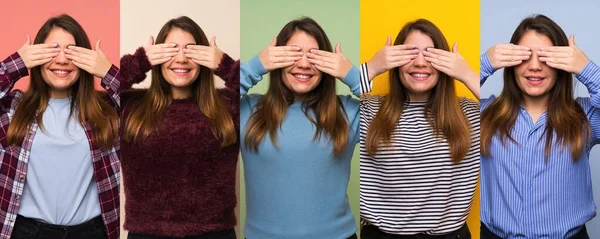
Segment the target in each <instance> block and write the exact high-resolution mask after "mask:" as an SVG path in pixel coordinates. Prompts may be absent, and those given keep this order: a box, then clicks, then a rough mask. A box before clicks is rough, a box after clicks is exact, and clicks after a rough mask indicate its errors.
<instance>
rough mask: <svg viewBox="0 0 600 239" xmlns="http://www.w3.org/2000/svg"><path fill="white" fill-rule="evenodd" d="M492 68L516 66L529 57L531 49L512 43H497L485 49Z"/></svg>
mask: <svg viewBox="0 0 600 239" xmlns="http://www.w3.org/2000/svg"><path fill="white" fill-rule="evenodd" d="M487 55H488V58H489V59H490V62H491V63H492V67H494V69H496V70H497V69H500V68H505V67H511V66H516V65H519V64H521V63H523V61H526V60H529V58H530V57H531V49H529V47H526V46H519V45H514V44H498V45H495V46H493V47H491V48H490V49H489V50H488V51H487Z"/></svg>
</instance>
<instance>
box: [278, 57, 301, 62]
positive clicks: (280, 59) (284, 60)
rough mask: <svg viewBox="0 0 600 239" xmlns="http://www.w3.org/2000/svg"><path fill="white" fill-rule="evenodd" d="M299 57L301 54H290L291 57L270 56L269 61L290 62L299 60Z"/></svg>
mask: <svg viewBox="0 0 600 239" xmlns="http://www.w3.org/2000/svg"><path fill="white" fill-rule="evenodd" d="M301 59H302V57H301V56H299V57H298V56H291V57H272V58H271V62H274V63H283V62H289V61H291V62H296V61H299V60H301Z"/></svg>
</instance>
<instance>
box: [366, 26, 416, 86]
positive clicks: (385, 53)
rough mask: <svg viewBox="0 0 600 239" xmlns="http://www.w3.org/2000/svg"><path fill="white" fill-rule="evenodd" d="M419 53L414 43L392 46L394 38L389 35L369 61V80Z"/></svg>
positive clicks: (407, 61) (406, 61)
mask: <svg viewBox="0 0 600 239" xmlns="http://www.w3.org/2000/svg"><path fill="white" fill-rule="evenodd" d="M418 54H419V50H418V49H417V47H416V46H414V45H396V46H392V38H391V37H389V36H388V38H387V42H386V43H385V45H384V46H383V48H381V50H379V51H378V52H377V53H375V55H374V56H373V57H372V58H371V59H370V60H369V61H368V62H367V68H368V69H369V78H370V79H369V80H372V79H373V78H375V76H377V75H379V74H381V73H384V72H386V71H388V70H390V69H393V68H396V67H400V66H403V65H405V64H407V63H409V62H410V61H411V60H413V59H415V58H417V56H418Z"/></svg>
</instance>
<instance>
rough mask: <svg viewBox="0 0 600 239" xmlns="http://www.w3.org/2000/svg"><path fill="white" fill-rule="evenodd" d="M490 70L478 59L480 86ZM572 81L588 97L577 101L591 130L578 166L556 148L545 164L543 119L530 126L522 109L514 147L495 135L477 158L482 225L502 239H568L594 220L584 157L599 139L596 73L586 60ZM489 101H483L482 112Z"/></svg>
mask: <svg viewBox="0 0 600 239" xmlns="http://www.w3.org/2000/svg"><path fill="white" fill-rule="evenodd" d="M494 71H495V70H494V68H493V67H492V65H491V64H490V61H489V59H488V57H487V54H484V55H482V56H481V75H480V80H481V81H480V84H481V85H483V83H484V82H485V79H486V78H487V77H489V76H490V75H492V74H493V72H494ZM576 77H577V78H578V79H579V81H581V82H582V83H583V84H584V85H585V86H586V87H587V88H588V90H589V92H590V94H591V98H577V102H578V103H579V104H580V105H581V107H582V108H583V110H584V112H585V113H586V115H587V118H588V119H589V121H590V125H591V128H592V137H591V138H589V139H587V140H586V141H587V146H586V147H585V148H584V152H583V153H582V155H581V156H580V158H579V160H578V161H573V158H572V157H571V151H570V149H569V148H568V147H567V148H565V149H564V150H559V147H560V146H557V147H555V148H554V149H552V151H551V152H550V155H549V158H547V159H544V147H545V144H546V137H545V134H544V129H545V128H546V123H547V121H548V116H547V114H546V113H543V114H542V115H541V116H540V118H539V119H538V120H537V122H535V123H534V122H533V121H532V120H531V117H530V116H529V114H528V113H527V111H526V110H525V108H524V107H522V106H521V109H520V111H519V115H518V116H517V119H516V122H515V125H514V127H513V128H512V130H511V131H510V133H511V135H512V137H513V138H514V139H515V140H516V142H517V143H518V144H515V143H514V142H512V141H510V140H507V141H506V145H505V146H503V145H502V143H501V142H500V140H499V138H498V136H494V137H493V138H492V141H491V144H490V156H482V157H481V221H482V223H484V224H485V225H486V226H487V227H488V228H489V229H490V231H492V232H493V233H494V234H496V235H498V236H500V237H501V238H569V237H572V236H574V235H575V234H577V232H579V231H580V230H581V228H582V227H583V226H584V225H585V223H586V222H587V221H589V220H591V219H592V218H593V217H594V216H595V215H596V206H595V205H594V198H593V195H592V181H591V175H590V164H589V154H590V150H591V148H592V146H593V145H595V144H596V143H598V139H599V138H598V136H599V135H600V114H598V112H597V109H598V107H600V94H598V93H599V92H600V68H598V66H597V65H596V64H594V63H593V62H591V61H590V62H589V63H588V64H587V65H586V66H585V68H584V69H583V71H582V72H581V73H579V74H577V75H576ZM494 100H495V97H494V96H491V97H490V98H489V99H482V100H481V109H482V110H483V109H485V108H486V107H487V106H489V105H490V104H491V103H492V102H493V101H494ZM554 139H556V137H554ZM555 145H558V144H556V143H555Z"/></svg>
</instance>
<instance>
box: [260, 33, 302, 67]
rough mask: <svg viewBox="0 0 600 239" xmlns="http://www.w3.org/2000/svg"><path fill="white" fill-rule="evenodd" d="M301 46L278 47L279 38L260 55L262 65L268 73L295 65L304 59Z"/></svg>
mask: <svg viewBox="0 0 600 239" xmlns="http://www.w3.org/2000/svg"><path fill="white" fill-rule="evenodd" d="M300 50H302V49H301V48H300V47H299V46H277V38H274V39H273V41H272V42H271V44H269V46H268V47H267V48H265V49H264V50H262V51H260V53H258V57H259V58H260V63H262V65H263V67H264V68H265V70H266V71H272V70H275V69H279V68H284V67H288V66H291V65H293V64H294V63H295V62H296V61H299V60H300V59H302V56H304V53H303V52H301V51H300Z"/></svg>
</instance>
